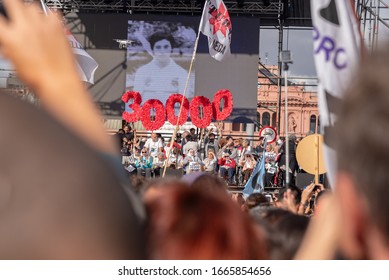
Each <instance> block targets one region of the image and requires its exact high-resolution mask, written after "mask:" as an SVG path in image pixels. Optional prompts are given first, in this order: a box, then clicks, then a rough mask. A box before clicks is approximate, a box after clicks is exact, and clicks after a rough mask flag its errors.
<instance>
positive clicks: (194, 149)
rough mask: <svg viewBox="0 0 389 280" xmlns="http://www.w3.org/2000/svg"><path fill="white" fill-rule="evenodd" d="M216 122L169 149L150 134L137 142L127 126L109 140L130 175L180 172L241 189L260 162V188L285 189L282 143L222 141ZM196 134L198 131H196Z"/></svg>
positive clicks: (293, 144) (293, 157)
mask: <svg viewBox="0 0 389 280" xmlns="http://www.w3.org/2000/svg"><path fill="white" fill-rule="evenodd" d="M222 127H223V126H222V124H221V123H220V124H219V125H218V127H217V128H216V127H215V126H214V125H211V126H210V127H208V128H207V129H206V130H205V131H204V135H203V137H201V136H199V135H198V134H196V129H195V128H191V129H190V130H188V131H184V132H182V133H177V134H176V137H175V139H174V141H173V149H171V148H170V144H171V139H169V140H168V141H167V142H165V139H164V138H163V137H162V135H161V133H151V135H150V137H149V138H146V137H138V136H137V135H136V131H133V130H132V128H131V125H130V124H126V125H124V127H123V129H119V131H118V132H117V133H116V134H115V135H114V136H115V138H116V139H115V140H116V141H117V142H118V144H119V148H120V152H121V154H122V164H123V165H124V166H125V167H126V170H127V171H129V172H130V173H131V174H137V175H144V176H146V177H147V178H150V177H160V176H161V169H162V168H164V167H165V165H166V166H167V168H169V169H175V170H180V171H181V173H182V175H185V174H190V173H192V172H206V173H208V174H213V175H216V176H219V177H221V178H223V179H225V180H226V182H227V184H228V185H232V186H243V185H245V183H246V182H247V181H248V180H249V178H250V176H251V174H252V172H253V170H254V168H255V166H256V164H257V162H258V161H260V160H261V158H262V157H264V160H265V170H266V174H265V177H264V186H265V187H269V188H270V187H283V186H285V177H286V176H285V175H284V172H285V148H284V146H285V145H284V141H283V139H281V138H279V139H278V141H276V142H275V143H269V144H266V146H264V139H263V137H261V138H260V139H259V141H258V144H257V145H254V142H253V141H250V140H249V139H243V138H235V139H234V138H233V137H231V136H227V137H223V128H222ZM200 134H201V131H200ZM289 144H290V145H289V148H290V160H289V162H290V169H291V173H290V174H291V175H290V177H291V179H292V180H291V181H292V182H294V178H295V177H296V174H297V171H298V166H297V161H296V155H295V154H296V153H295V151H296V145H297V143H296V137H294V136H293V135H291V137H290V142H289Z"/></svg>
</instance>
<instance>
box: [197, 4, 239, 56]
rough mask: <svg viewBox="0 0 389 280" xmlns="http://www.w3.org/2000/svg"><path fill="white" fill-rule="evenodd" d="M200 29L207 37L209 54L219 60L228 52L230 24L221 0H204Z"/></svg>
mask: <svg viewBox="0 0 389 280" xmlns="http://www.w3.org/2000/svg"><path fill="white" fill-rule="evenodd" d="M200 31H201V33H203V34H204V35H206V36H207V37H208V45H209V54H210V55H211V56H212V57H213V58H214V59H216V60H218V61H221V60H222V59H223V58H224V56H225V55H226V54H230V53H231V51H230V44H231V32H232V24H231V20H230V15H229V14H228V11H227V7H226V5H224V3H223V0H206V3H205V6H204V10H203V15H202V17H201V21H200Z"/></svg>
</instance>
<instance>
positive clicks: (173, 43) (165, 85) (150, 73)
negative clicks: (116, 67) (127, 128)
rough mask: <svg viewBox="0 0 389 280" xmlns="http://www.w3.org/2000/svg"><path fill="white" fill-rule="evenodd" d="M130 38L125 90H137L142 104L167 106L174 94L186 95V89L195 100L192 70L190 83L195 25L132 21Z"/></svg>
mask: <svg viewBox="0 0 389 280" xmlns="http://www.w3.org/2000/svg"><path fill="white" fill-rule="evenodd" d="M127 37H128V40H130V41H132V42H133V43H132V44H131V45H129V46H128V49H127V72H126V90H134V91H138V92H139V93H140V94H141V96H142V103H144V102H145V101H147V100H149V99H158V100H160V101H161V102H162V103H163V104H165V103H166V100H167V99H168V97H169V96H170V95H171V94H173V93H180V94H184V91H185V87H186V92H185V95H186V96H187V97H188V98H189V99H191V98H193V96H194V94H195V88H194V86H195V84H194V81H195V74H194V70H193V69H192V71H191V74H190V77H189V80H188V72H189V66H190V61H191V57H192V53H193V48H194V44H195V40H196V32H195V29H194V27H193V26H188V25H184V24H182V23H180V22H166V21H139V20H129V21H128V34H127ZM187 80H188V82H187ZM186 85H187V86H186Z"/></svg>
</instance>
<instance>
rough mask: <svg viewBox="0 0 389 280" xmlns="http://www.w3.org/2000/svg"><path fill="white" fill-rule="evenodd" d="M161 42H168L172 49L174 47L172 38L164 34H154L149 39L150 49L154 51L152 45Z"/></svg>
mask: <svg viewBox="0 0 389 280" xmlns="http://www.w3.org/2000/svg"><path fill="white" fill-rule="evenodd" d="M161 40H168V41H169V42H170V45H171V46H172V48H174V47H175V46H176V41H175V40H174V38H173V36H172V35H170V34H167V33H164V32H155V33H154V34H153V35H151V36H150V37H149V43H150V46H151V48H152V49H154V45H155V43H156V42H158V41H161Z"/></svg>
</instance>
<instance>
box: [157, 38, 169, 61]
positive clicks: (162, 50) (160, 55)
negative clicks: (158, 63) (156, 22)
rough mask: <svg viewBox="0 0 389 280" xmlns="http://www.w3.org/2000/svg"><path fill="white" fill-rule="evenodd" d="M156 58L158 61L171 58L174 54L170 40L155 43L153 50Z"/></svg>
mask: <svg viewBox="0 0 389 280" xmlns="http://www.w3.org/2000/svg"><path fill="white" fill-rule="evenodd" d="M153 52H154V56H155V57H156V58H157V59H162V60H163V59H167V58H170V54H171V52H172V45H171V44H170V41H169V40H166V39H163V40H160V41H157V42H155V44H154V48H153Z"/></svg>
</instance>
